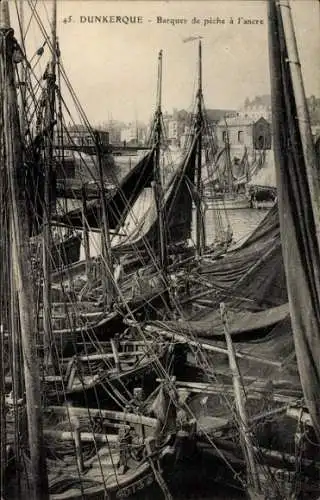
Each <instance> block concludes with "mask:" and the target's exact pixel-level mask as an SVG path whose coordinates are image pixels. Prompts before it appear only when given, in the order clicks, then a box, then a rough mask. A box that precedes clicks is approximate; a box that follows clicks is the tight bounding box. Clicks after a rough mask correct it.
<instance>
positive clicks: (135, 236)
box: [114, 137, 197, 252]
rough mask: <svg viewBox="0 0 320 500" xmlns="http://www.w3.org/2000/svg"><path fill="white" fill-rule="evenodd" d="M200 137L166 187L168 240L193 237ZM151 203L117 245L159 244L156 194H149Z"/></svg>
mask: <svg viewBox="0 0 320 500" xmlns="http://www.w3.org/2000/svg"><path fill="white" fill-rule="evenodd" d="M196 145H197V137H194V138H193V140H192V144H191V146H190V148H189V150H188V152H187V153H186V155H185V156H184V157H183V159H182V162H181V163H180V165H179V167H178V169H177V170H176V171H175V172H174V174H173V176H172V177H171V178H170V180H169V182H168V184H167V187H164V196H163V197H164V200H163V213H164V220H165V227H166V230H167V233H168V234H167V241H168V242H169V244H172V243H178V242H182V241H186V240H187V239H188V238H190V237H191V223H192V201H193V189H194V176H195V158H196ZM149 198H150V199H149V206H148V209H147V211H146V212H145V213H144V214H143V216H142V217H141V218H139V220H137V223H136V224H135V226H134V229H133V231H132V232H130V233H129V235H128V236H127V237H126V238H125V239H123V240H122V241H120V242H119V243H118V244H117V245H115V246H114V248H115V249H117V250H119V251H121V252H125V251H128V250H131V249H133V248H145V245H146V242H147V245H148V246H149V245H150V246H151V247H152V248H153V249H157V248H158V238H159V227H158V223H159V221H158V214H157V209H156V203H155V200H154V197H153V196H150V197H149Z"/></svg>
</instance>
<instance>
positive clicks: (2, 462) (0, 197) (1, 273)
mask: <svg viewBox="0 0 320 500" xmlns="http://www.w3.org/2000/svg"><path fill="white" fill-rule="evenodd" d="M0 9H1V3H0ZM8 27H9V21H8ZM0 37H1V38H0V57H1V65H0V103H3V85H4V76H5V75H4V74H3V71H4V67H3V56H2V53H3V49H4V45H3V44H4V32H3V31H1V32H0ZM3 132H4V119H3V110H2V108H1V109H0V231H1V240H0V259H1V260H0V263H1V265H0V287H1V294H0V300H1V303H0V307H1V311H0V313H1V314H0V427H1V428H0V495H1V498H4V496H5V471H6V465H7V453H6V437H7V436H6V407H5V370H4V359H5V352H4V349H5V339H4V328H5V326H7V325H8V324H9V320H8V316H9V311H8V309H7V298H8V295H9V294H10V293H11V290H10V285H9V279H8V278H9V272H8V269H9V261H8V259H9V244H10V243H9V239H10V238H9V224H8V219H7V217H6V215H7V214H6V210H5V206H6V202H7V200H6V193H7V176H6V172H5V169H4V168H3V162H4V159H5V148H4V141H3V139H4V137H3V135H4V134H3ZM8 285H9V287H8Z"/></svg>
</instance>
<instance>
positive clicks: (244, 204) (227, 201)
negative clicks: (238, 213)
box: [205, 196, 251, 210]
mask: <svg viewBox="0 0 320 500" xmlns="http://www.w3.org/2000/svg"><path fill="white" fill-rule="evenodd" d="M205 204H206V207H207V208H209V209H215V210H240V209H245V208H251V204H250V200H249V199H248V198H247V197H245V196H239V197H237V196H234V197H225V198H211V199H210V198H207V199H205Z"/></svg>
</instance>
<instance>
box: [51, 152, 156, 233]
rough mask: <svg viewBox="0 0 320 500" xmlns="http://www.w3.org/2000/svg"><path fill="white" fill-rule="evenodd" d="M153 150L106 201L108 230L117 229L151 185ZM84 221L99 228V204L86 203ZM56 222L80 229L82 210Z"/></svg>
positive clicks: (73, 211)
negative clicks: (144, 190)
mask: <svg viewBox="0 0 320 500" xmlns="http://www.w3.org/2000/svg"><path fill="white" fill-rule="evenodd" d="M153 164H154V149H152V150H151V151H150V152H148V153H147V154H146V155H145V156H144V157H143V158H142V159H141V160H140V161H139V162H138V163H137V165H136V166H135V167H134V168H133V169H132V170H130V172H128V174H127V175H126V176H125V178H124V179H123V180H122V181H121V182H120V184H119V186H118V187H117V188H116V189H115V190H114V191H112V192H111V193H110V194H109V196H107V199H106V205H107V212H108V223H109V228H110V229H117V228H118V226H119V225H120V224H121V221H123V219H124V218H125V217H126V215H127V214H128V212H129V210H130V208H131V207H132V205H133V204H134V203H135V201H136V199H137V198H138V196H139V195H140V193H141V191H142V190H143V189H144V188H145V187H148V186H150V185H151V182H152V180H153ZM85 215H86V219H87V222H88V225H89V226H90V227H91V228H99V227H101V218H102V215H101V202H100V200H91V201H88V203H87V212H86V214H85ZM55 220H56V221H59V222H62V223H64V224H67V225H70V226H73V227H77V228H81V227H82V224H83V222H82V210H81V209H75V210H72V211H70V212H68V213H66V214H64V215H61V216H57V217H55Z"/></svg>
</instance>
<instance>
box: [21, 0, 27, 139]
mask: <svg viewBox="0 0 320 500" xmlns="http://www.w3.org/2000/svg"><path fill="white" fill-rule="evenodd" d="M19 26H20V43H21V48H22V50H23V53H24V54H25V43H24V42H25V40H24V32H25V24H24V0H20V1H19ZM26 76H27V70H26V67H25V64H24V62H23V64H21V65H20V71H19V80H20V81H19V87H20V105H19V109H20V128H21V137H22V139H23V140H24V139H25V104H26V85H27V82H26Z"/></svg>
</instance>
